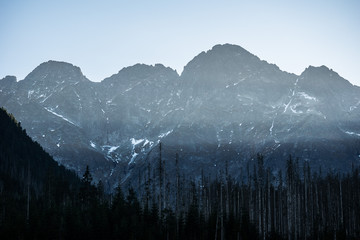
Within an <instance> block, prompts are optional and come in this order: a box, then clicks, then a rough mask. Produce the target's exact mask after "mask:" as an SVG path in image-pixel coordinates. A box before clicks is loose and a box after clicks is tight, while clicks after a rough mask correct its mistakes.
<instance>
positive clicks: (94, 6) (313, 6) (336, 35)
mask: <svg viewBox="0 0 360 240" xmlns="http://www.w3.org/2000/svg"><path fill="white" fill-rule="evenodd" d="M294 2H295V1H276V0H274V1H239V0H237V1H224V0H223V1H211V0H206V1H194V0H193V1H187V0H181V1H173V0H163V1H157V0H153V1H148V0H144V1H136V0H128V1H121V0H117V1H115V0H114V1H105V0H102V1H100V0H96V1H92V0H57V1H49V0H32V1H30V0H28V1H26V0H22V1H21V0H2V1H0V78H3V77H5V76H6V75H15V76H17V78H18V80H21V79H23V78H25V76H26V75H27V74H29V73H30V72H31V71H32V70H33V69H34V68H35V67H36V66H38V65H39V64H40V63H42V62H45V61H48V60H58V61H66V62H70V63H72V64H74V65H76V66H79V67H80V68H81V69H82V72H83V73H84V75H85V76H87V77H88V78H89V79H90V80H92V81H101V80H102V79H104V78H105V77H108V76H110V75H112V74H114V73H117V72H118V71H119V70H120V69H122V68H123V67H127V66H130V65H134V64H136V63H146V64H155V63H162V64H164V65H165V66H169V67H172V68H174V69H176V70H177V71H178V73H181V71H182V69H183V67H184V66H185V65H186V64H187V63H188V62H189V61H190V60H191V59H192V58H193V57H195V56H196V55H197V54H199V53H200V52H201V51H206V50H208V49H211V48H212V46H214V45H216V44H223V43H231V44H236V45H240V46H242V47H243V48H245V49H247V50H248V51H250V52H251V53H253V54H255V55H257V56H258V57H260V58H261V59H263V60H266V61H268V62H270V63H275V64H276V65H278V66H279V67H280V68H281V69H282V70H284V71H288V72H292V73H295V74H300V73H301V72H302V71H303V70H304V69H305V68H306V67H308V66H309V65H313V66H320V65H326V66H327V67H329V68H332V69H333V70H334V71H336V72H338V73H339V74H340V75H341V76H343V77H344V78H346V79H348V80H349V81H350V82H352V83H353V84H356V85H358V86H360V1H357V0H353V1H349V0H343V1H340V0H339V1H332V0H326V1H314V0H311V1H307V0H306V1H297V3H294Z"/></svg>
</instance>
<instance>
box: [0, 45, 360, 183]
mask: <svg viewBox="0 0 360 240" xmlns="http://www.w3.org/2000/svg"><path fill="white" fill-rule="evenodd" d="M0 91H1V94H0V105H2V106H4V107H5V108H6V109H8V111H9V112H12V113H13V114H14V115H15V117H16V118H17V119H18V120H20V121H21V123H22V126H23V127H24V128H26V130H27V132H28V134H29V135H30V136H31V137H32V138H33V139H34V140H36V141H38V142H39V143H40V144H41V145H42V146H43V147H44V148H45V149H46V150H47V151H48V152H50V153H51V154H52V155H53V156H54V157H55V159H56V160H57V161H58V162H60V163H61V164H64V165H65V166H67V167H69V168H71V169H75V170H76V171H78V172H82V171H83V170H84V168H85V165H89V166H90V168H91V169H93V171H94V175H95V176H96V178H97V179H102V180H104V181H107V182H108V183H109V186H110V187H111V186H112V185H114V184H115V183H116V182H118V181H121V182H122V183H127V182H131V181H135V179H136V181H138V182H139V183H140V184H141V181H142V180H141V179H140V178H139V176H140V175H141V173H142V172H143V171H145V170H144V169H145V168H147V166H149V165H152V166H153V168H154V165H155V163H156V159H157V158H158V156H159V151H158V146H159V143H160V142H162V146H163V148H162V157H163V159H164V160H165V162H166V163H167V171H168V174H169V175H170V176H171V174H172V173H174V168H175V166H174V162H175V160H174V159H175V153H179V157H180V160H179V164H180V169H181V171H182V172H184V173H185V174H188V175H192V176H194V177H196V176H199V175H200V172H201V170H202V169H204V171H206V172H209V173H210V174H211V173H217V172H218V171H219V169H221V168H223V167H224V166H225V162H226V164H228V167H229V171H230V173H231V174H232V175H234V176H235V177H240V175H241V174H242V173H241V170H240V169H244V168H246V164H247V163H248V162H249V161H250V162H251V160H252V159H253V158H254V156H255V155H256V154H257V153H262V154H264V156H265V163H266V164H267V165H271V166H273V167H274V169H276V168H281V167H282V166H283V163H284V160H285V159H286V158H287V157H288V155H289V154H291V155H293V156H294V157H299V158H300V160H303V161H310V163H311V164H312V165H313V166H316V167H318V166H323V167H325V168H326V169H331V168H336V169H340V170H344V171H346V170H348V169H350V168H351V164H352V163H356V164H357V163H358V162H359V160H360V155H359V154H360V153H359V151H360V122H359V119H360V88H359V87H356V86H353V85H352V84H350V83H349V82H348V81H347V80H345V79H343V78H341V77H340V76H339V75H338V74H337V73H336V72H334V71H332V70H330V69H328V68H326V67H325V66H322V67H311V66H310V67H309V68H307V69H306V70H305V71H304V72H303V73H302V74H301V75H300V76H297V75H294V74H290V73H287V72H283V71H281V70H280V69H279V68H278V67H277V66H276V65H273V64H268V63H267V62H266V61H262V60H260V59H259V58H258V57H256V56H255V55H253V54H251V53H249V52H248V51H246V50H245V49H243V48H241V47H239V46H235V45H229V44H226V45H217V46H214V47H213V48H212V49H211V50H209V51H207V52H202V53H200V54H199V55H198V56H196V57H195V58H194V59H193V60H191V61H190V62H189V63H188V64H187V66H185V68H184V71H183V73H182V74H181V76H179V75H178V74H177V73H176V71H174V70H172V69H171V68H166V67H164V66H163V65H161V64H157V65H155V66H148V65H141V64H137V65H135V66H132V67H127V68H124V69H122V70H121V71H119V73H117V74H114V75H113V76H111V77H109V78H106V79H104V80H103V81H102V82H100V83H94V82H91V81H89V80H88V79H87V78H86V77H85V76H84V75H83V74H82V73H81V70H80V69H79V68H78V67H75V66H73V65H71V64H68V63H62V62H54V61H49V62H46V63H42V64H41V65H40V66H39V67H37V68H36V69H35V70H33V72H31V73H30V74H29V75H28V76H27V77H26V78H25V79H24V80H22V81H19V82H16V79H15V78H14V77H6V78H4V79H3V80H1V81H0ZM138 179H140V180H138Z"/></svg>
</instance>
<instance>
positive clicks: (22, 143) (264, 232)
mask: <svg viewBox="0 0 360 240" xmlns="http://www.w3.org/2000/svg"><path fill="white" fill-rule="evenodd" d="M0 131H1V132H0V239H215V240H216V239H360V204H359V203H360V176H359V168H355V167H353V169H352V170H351V171H350V172H349V173H347V174H346V175H340V174H336V173H328V174H327V175H325V176H323V175H321V174H320V173H316V172H312V171H311V169H310V166H309V165H308V164H307V163H306V162H305V163H304V164H303V165H302V166H300V164H299V162H298V161H297V160H295V161H294V160H292V159H291V157H290V158H289V159H288V160H287V163H286V169H285V172H284V174H282V173H281V171H279V172H277V173H273V172H271V171H270V169H268V168H266V167H265V166H264V161H263V157H262V156H261V155H258V158H257V163H256V164H254V165H253V166H251V167H249V168H248V169H249V170H248V171H247V172H248V174H247V176H246V178H244V179H246V180H244V181H241V182H239V181H236V180H235V179H233V178H232V177H231V176H230V175H229V174H228V171H227V167H225V169H224V170H223V171H219V174H218V175H217V176H213V177H212V178H210V177H206V173H203V174H201V177H200V178H199V179H188V178H187V177H186V176H184V175H183V173H181V171H180V170H179V168H178V160H179V159H178V158H179V157H178V156H176V160H175V161H174V164H175V165H176V176H175V178H174V179H173V180H174V182H171V181H170V180H169V176H168V175H167V171H166V170H167V169H166V168H165V163H164V162H163V159H161V157H160V158H159V161H158V162H157V163H158V164H155V166H153V170H154V171H153V172H151V171H150V170H149V171H145V174H144V175H145V176H143V177H144V179H145V180H144V184H143V185H141V186H140V187H139V188H138V192H136V191H135V190H134V189H132V188H129V189H125V190H124V191H123V190H122V189H121V187H120V186H119V187H117V188H116V189H115V191H114V192H113V193H112V194H106V193H104V187H103V184H102V183H101V182H99V183H97V184H96V186H95V185H94V182H93V180H92V177H91V169H88V168H87V169H86V170H85V172H84V175H83V176H82V178H81V179H79V178H77V177H76V176H75V175H74V174H73V173H72V172H70V171H68V170H66V169H64V168H63V167H59V166H58V164H57V163H56V162H55V161H53V160H52V159H51V157H50V156H49V155H48V154H47V153H45V152H44V151H43V150H42V149H41V147H40V146H39V145H38V144H37V143H35V142H33V141H32V140H31V139H30V138H29V137H27V136H26V133H25V131H24V130H22V129H21V127H20V124H19V123H17V122H16V121H15V120H14V119H13V118H11V116H9V115H8V114H7V113H6V112H5V111H3V110H0ZM167 164H169V163H167ZM149 169H150V167H149ZM250 169H252V171H250ZM159 176H160V178H159Z"/></svg>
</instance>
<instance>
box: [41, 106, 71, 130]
mask: <svg viewBox="0 0 360 240" xmlns="http://www.w3.org/2000/svg"><path fill="white" fill-rule="evenodd" d="M44 109H45V110H46V111H48V112H49V113H52V114H54V115H55V116H57V117H59V118H62V119H63V120H65V121H67V122H69V123H71V124H72V125H75V126H77V127H78V125H77V124H75V123H74V122H72V121H71V120H69V119H68V118H66V117H64V116H63V115H61V114H58V113H56V112H54V111H53V109H51V108H47V107H44Z"/></svg>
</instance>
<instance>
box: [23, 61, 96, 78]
mask: <svg viewBox="0 0 360 240" xmlns="http://www.w3.org/2000/svg"><path fill="white" fill-rule="evenodd" d="M60 80H61V81H70V82H73V81H89V80H88V79H86V77H85V76H84V75H83V73H82V72H81V69H80V68H79V67H77V66H74V65H73V64H71V63H67V62H60V61H53V60H50V61H48V62H44V63H41V64H40V65H39V66H38V67H36V68H35V69H34V70H33V71H32V72H31V73H30V74H29V75H27V76H26V77H25V79H24V81H28V82H38V81H40V82H43V81H60Z"/></svg>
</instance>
